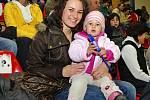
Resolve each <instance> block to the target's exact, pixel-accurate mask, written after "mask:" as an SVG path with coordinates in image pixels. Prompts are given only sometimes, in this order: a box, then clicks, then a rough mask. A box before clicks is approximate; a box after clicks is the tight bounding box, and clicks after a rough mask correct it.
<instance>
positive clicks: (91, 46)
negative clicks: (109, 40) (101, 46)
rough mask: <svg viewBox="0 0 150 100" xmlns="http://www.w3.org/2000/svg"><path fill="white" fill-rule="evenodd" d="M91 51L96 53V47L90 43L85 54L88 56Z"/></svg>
mask: <svg viewBox="0 0 150 100" xmlns="http://www.w3.org/2000/svg"><path fill="white" fill-rule="evenodd" d="M93 53H95V54H97V52H96V47H95V45H93V44H91V43H90V45H89V47H88V49H87V55H88V56H89V55H91V54H93Z"/></svg>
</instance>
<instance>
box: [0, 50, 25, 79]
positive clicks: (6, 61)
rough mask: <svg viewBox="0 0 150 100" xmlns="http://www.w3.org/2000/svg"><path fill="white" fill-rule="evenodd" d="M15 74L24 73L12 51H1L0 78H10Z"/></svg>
mask: <svg viewBox="0 0 150 100" xmlns="http://www.w3.org/2000/svg"><path fill="white" fill-rule="evenodd" d="M15 72H23V71H22V68H21V66H20V64H19V63H18V61H17V58H16V56H15V55H14V53H13V52H11V51H0V76H2V77H4V78H8V77H9V76H10V75H11V74H13V73H15Z"/></svg>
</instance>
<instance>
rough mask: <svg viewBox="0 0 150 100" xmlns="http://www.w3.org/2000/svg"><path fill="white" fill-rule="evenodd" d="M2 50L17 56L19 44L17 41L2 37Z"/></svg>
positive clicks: (0, 40) (0, 42)
mask: <svg viewBox="0 0 150 100" xmlns="http://www.w3.org/2000/svg"><path fill="white" fill-rule="evenodd" d="M0 50H7V51H12V52H14V54H15V55H16V54H17V44H16V42H15V41H13V40H10V39H6V38H3V37H0Z"/></svg>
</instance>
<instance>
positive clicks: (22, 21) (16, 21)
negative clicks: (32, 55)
mask: <svg viewBox="0 0 150 100" xmlns="http://www.w3.org/2000/svg"><path fill="white" fill-rule="evenodd" d="M35 2H36V0H13V1H10V2H8V3H7V4H5V8H4V16H5V17H4V19H5V23H6V26H7V28H6V29H7V30H8V29H10V27H15V28H14V29H15V30H16V31H15V32H16V33H13V32H12V33H11V34H16V36H17V38H16V43H17V46H18V53H17V58H18V60H19V62H20V64H21V66H22V67H23V69H24V70H26V64H25V60H26V55H27V54H28V51H29V46H30V44H31V42H32V39H33V38H34V36H35V34H36V32H37V30H36V28H35V26H36V25H37V24H39V23H40V22H42V21H43V15H42V12H41V10H40V7H39V6H38V4H36V3H35ZM10 30H11V29H10Z"/></svg>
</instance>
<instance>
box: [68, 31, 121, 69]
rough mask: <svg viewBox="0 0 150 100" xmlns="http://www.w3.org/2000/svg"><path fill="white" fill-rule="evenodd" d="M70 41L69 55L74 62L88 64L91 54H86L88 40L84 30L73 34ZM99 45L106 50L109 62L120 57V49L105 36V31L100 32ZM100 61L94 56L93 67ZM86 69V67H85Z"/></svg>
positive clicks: (113, 61)
mask: <svg viewBox="0 0 150 100" xmlns="http://www.w3.org/2000/svg"><path fill="white" fill-rule="evenodd" d="M74 39H75V40H73V41H72V43H71V44H70V48H69V51H68V52H69V56H70V58H71V59H72V61H73V62H74V63H79V62H85V64H86V66H88V65H89V61H90V59H91V57H92V55H90V56H87V49H88V47H89V40H88V37H87V34H86V33H85V32H78V33H76V34H75V36H74ZM97 43H98V46H99V47H104V48H105V49H106V50H107V51H109V52H108V53H107V59H108V60H109V62H112V63H115V62H116V61H117V60H118V59H119V58H120V50H119V47H118V46H117V45H115V44H114V42H113V41H110V39H109V38H107V35H106V33H100V36H99V38H98V40H97ZM101 62H102V59H101V58H100V57H99V56H96V57H95V61H94V68H95V67H96V66H98V64H100V63H101ZM85 70H86V69H85Z"/></svg>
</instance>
